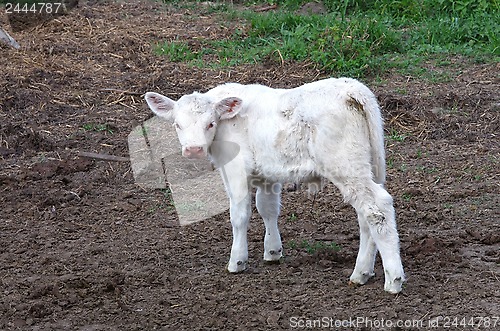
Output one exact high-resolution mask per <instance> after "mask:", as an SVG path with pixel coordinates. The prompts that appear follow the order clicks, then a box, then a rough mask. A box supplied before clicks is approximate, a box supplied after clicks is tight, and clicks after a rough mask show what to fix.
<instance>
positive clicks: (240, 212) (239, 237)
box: [227, 194, 252, 273]
mask: <svg viewBox="0 0 500 331" xmlns="http://www.w3.org/2000/svg"><path fill="white" fill-rule="evenodd" d="M251 212H252V209H251V196H250V194H247V196H246V197H245V198H244V199H243V200H241V201H235V199H231V206H230V214H231V225H232V227H233V245H232V247H231V257H230V258H229V264H228V265H227V270H228V271H229V272H234V273H236V272H242V271H243V270H245V269H246V267H247V262H248V240H247V230H248V223H249V221H250V216H251Z"/></svg>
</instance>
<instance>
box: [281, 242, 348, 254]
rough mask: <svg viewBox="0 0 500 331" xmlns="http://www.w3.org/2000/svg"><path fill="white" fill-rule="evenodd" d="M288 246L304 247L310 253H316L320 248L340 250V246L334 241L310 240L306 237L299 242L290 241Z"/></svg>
mask: <svg viewBox="0 0 500 331" xmlns="http://www.w3.org/2000/svg"><path fill="white" fill-rule="evenodd" d="M288 248H290V249H304V250H305V251H306V252H307V253H308V254H314V253H316V252H318V251H320V250H333V251H335V252H338V251H340V246H339V245H337V244H336V243H334V242H331V243H327V242H324V241H308V240H305V239H304V240H302V241H301V242H297V241H295V240H291V241H289V242H288Z"/></svg>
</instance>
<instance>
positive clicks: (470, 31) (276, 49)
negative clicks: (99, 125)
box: [155, 0, 500, 81]
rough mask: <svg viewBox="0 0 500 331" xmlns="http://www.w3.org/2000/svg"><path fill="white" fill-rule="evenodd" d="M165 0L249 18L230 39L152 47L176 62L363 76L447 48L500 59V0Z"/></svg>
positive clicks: (411, 64) (445, 52) (409, 64)
mask: <svg viewBox="0 0 500 331" xmlns="http://www.w3.org/2000/svg"><path fill="white" fill-rule="evenodd" d="M164 2H166V3H169V4H171V5H174V6H178V7H179V6H182V7H186V6H191V7H190V8H192V9H197V10H199V11H202V12H203V13H204V14H213V15H219V16H220V17H219V18H218V19H220V20H221V22H222V23H221V24H224V21H234V20H236V19H237V20H238V21H242V22H244V23H243V25H241V26H240V28H238V29H236V30H235V31H234V33H233V35H232V36H230V37H229V38H225V39H221V40H212V39H197V40H196V43H193V44H190V41H186V40H170V41H163V42H158V43H157V44H156V46H155V50H156V52H157V53H158V54H163V55H166V56H168V57H169V59H170V60H171V61H177V62H188V63H191V64H192V65H198V66H209V67H219V68H220V67H227V66H237V65H241V64H250V63H259V62H263V61H267V62H269V61H274V62H275V63H276V64H277V65H279V64H280V63H282V61H297V62H307V63H310V64H312V65H314V66H316V67H317V68H319V69H320V70H322V71H323V72H328V73H335V74H336V75H347V76H354V77H359V76H366V75H379V74H382V73H383V72H385V71H387V70H389V69H391V68H397V69H400V70H403V71H408V72H412V71H415V70H418V68H419V67H420V65H419V63H421V62H422V61H429V60H433V59H436V58H440V59H441V60H440V63H446V61H447V60H446V58H447V57H449V56H450V55H461V56H466V57H469V58H472V59H475V60H476V61H479V62H490V61H498V60H499V55H500V47H499V45H500V42H499V38H500V37H499V36H500V30H499V28H498V19H497V18H498V17H499V16H500V10H499V2H498V0H474V1H473V0H457V1H452V0H433V1H431V0H414V1H410V0H401V1H389V0H367V1H356V0H343V1H324V3H325V6H326V7H327V8H328V13H327V14H325V15H312V16H301V15H298V14H295V10H296V9H297V8H299V7H300V6H301V4H303V3H306V2H307V1H300V0H283V1H279V2H278V3H279V10H276V11H270V12H263V13H258V12H255V11H253V10H252V8H254V7H255V5H261V6H263V5H268V4H272V3H276V2H277V1H246V2H245V5H246V7H242V6H236V5H232V4H231V2H228V1H225V2H223V1H215V2H213V3H212V5H206V4H204V5H201V4H200V3H198V2H196V1H195V2H182V1H178V0H173V1H167V0H165V1H164ZM242 8H248V9H247V10H243V9H242ZM207 61H209V63H208V64H207V63H206V62H207ZM435 79H436V80H438V81H439V80H447V79H450V78H449V77H447V76H446V75H444V77H436V78H435Z"/></svg>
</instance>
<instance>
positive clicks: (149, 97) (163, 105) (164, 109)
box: [144, 92, 175, 120]
mask: <svg viewBox="0 0 500 331" xmlns="http://www.w3.org/2000/svg"><path fill="white" fill-rule="evenodd" d="M144 98H145V99H146V102H147V103H148V106H149V108H151V110H152V111H153V113H155V114H156V115H158V116H160V117H163V118H166V119H168V120H171V119H172V109H174V106H175V101H173V100H172V99H169V98H167V97H166V96H164V95H161V94H158V93H154V92H148V93H146V95H145V96H144Z"/></svg>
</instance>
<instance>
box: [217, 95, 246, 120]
mask: <svg viewBox="0 0 500 331" xmlns="http://www.w3.org/2000/svg"><path fill="white" fill-rule="evenodd" d="M242 103H243V100H241V99H240V98H236V97H230V98H225V99H223V100H222V101H219V102H217V104H216V105H215V110H216V111H217V113H218V114H219V117H220V119H221V120H227V119H230V118H233V117H234V116H236V115H237V114H238V113H239V111H240V110H241V104H242Z"/></svg>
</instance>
